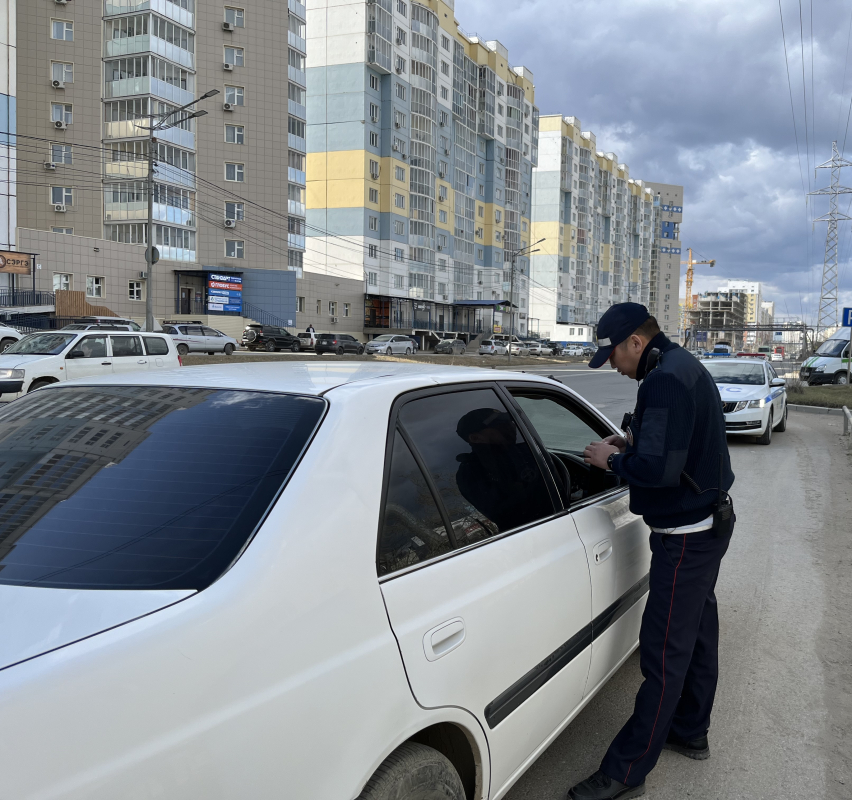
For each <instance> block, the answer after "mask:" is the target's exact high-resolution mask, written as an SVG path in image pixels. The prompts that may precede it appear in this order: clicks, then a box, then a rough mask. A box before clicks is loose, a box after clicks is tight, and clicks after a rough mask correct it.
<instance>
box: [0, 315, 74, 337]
mask: <svg viewBox="0 0 852 800" xmlns="http://www.w3.org/2000/svg"><path fill="white" fill-rule="evenodd" d="M79 321H80V320H79V318H78V317H40V316H35V315H28V316H23V317H15V318H14V319H11V320H9V322H8V324H9V325H10V326H11V327H13V328H16V329H17V330H19V331H20V332H21V333H34V332H36V331H57V330H59V329H60V328H64V327H65V326H66V325H72V324H73V323H75V322H79Z"/></svg>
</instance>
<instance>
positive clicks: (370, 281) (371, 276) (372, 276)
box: [367, 272, 379, 286]
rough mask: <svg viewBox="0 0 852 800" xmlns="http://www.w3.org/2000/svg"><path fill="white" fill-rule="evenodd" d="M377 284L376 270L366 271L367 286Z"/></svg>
mask: <svg viewBox="0 0 852 800" xmlns="http://www.w3.org/2000/svg"><path fill="white" fill-rule="evenodd" d="M378 285H379V274H378V273H377V272H368V273H367V286H378Z"/></svg>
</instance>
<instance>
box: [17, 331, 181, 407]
mask: <svg viewBox="0 0 852 800" xmlns="http://www.w3.org/2000/svg"><path fill="white" fill-rule="evenodd" d="M178 366H180V360H179V359H178V353H177V349H176V348H175V345H174V342H172V340H171V337H170V336H166V335H165V334H162V333H143V334H137V333H133V334H131V333H129V332H128V333H126V334H125V333H106V332H97V331H46V332H42V333H31V334H29V335H27V336H24V337H23V338H22V339H21V340H20V341H17V342H15V344H13V345H11V346H10V347H9V348H7V349H6V350H5V351H4V352H3V353H2V354H0V394H2V399H3V400H14V399H15V397H18V396H19V395H22V394H26V393H27V392H32V391H35V390H36V389H41V388H42V387H44V386H47V385H49V384H51V383H58V382H60V381H68V380H72V379H74V378H93V377H97V376H100V375H114V374H116V373H125V372H132V373H140V372H148V371H149V370H155V369H157V370H160V369H170V368H172V367H178Z"/></svg>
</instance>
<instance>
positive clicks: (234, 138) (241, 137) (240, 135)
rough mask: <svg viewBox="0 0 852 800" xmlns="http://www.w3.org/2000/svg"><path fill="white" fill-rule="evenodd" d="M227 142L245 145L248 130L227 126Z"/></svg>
mask: <svg viewBox="0 0 852 800" xmlns="http://www.w3.org/2000/svg"><path fill="white" fill-rule="evenodd" d="M225 141H226V142H228V143H229V144H245V143H246V129H245V128H244V127H243V126H242V125H226V126H225Z"/></svg>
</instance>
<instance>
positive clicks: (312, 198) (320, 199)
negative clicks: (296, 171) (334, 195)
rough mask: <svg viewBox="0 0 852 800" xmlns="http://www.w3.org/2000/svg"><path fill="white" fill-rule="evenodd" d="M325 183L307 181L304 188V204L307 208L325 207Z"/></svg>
mask: <svg viewBox="0 0 852 800" xmlns="http://www.w3.org/2000/svg"><path fill="white" fill-rule="evenodd" d="M326 186H328V184H327V183H326V182H325V181H308V182H307V185H306V187H305V203H306V205H307V207H308V208H325V207H326V194H325V191H326Z"/></svg>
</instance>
